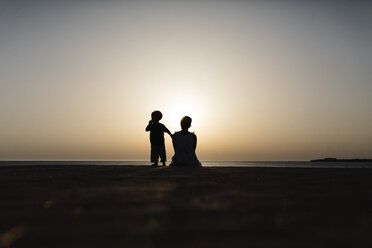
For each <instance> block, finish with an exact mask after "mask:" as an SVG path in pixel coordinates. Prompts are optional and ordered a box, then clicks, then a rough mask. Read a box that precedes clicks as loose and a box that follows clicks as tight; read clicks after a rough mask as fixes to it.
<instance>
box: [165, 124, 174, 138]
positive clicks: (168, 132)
mask: <svg viewBox="0 0 372 248" xmlns="http://www.w3.org/2000/svg"><path fill="white" fill-rule="evenodd" d="M164 128H165V132H166V133H167V134H169V136H171V137H172V138H173V135H172V133H171V132H170V131H169V130H168V128H167V127H166V126H164Z"/></svg>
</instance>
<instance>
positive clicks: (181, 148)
mask: <svg viewBox="0 0 372 248" xmlns="http://www.w3.org/2000/svg"><path fill="white" fill-rule="evenodd" d="M173 147H174V152H175V154H174V156H173V158H172V163H171V165H172V166H175V165H185V166H199V165H201V164H200V162H199V160H198V158H197V157H196V154H195V148H196V135H195V134H194V133H190V132H182V131H181V132H176V133H175V134H174V135H173Z"/></svg>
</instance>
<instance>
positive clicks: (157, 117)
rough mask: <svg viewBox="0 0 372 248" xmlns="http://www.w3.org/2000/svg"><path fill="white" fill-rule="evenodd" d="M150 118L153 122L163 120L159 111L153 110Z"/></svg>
mask: <svg viewBox="0 0 372 248" xmlns="http://www.w3.org/2000/svg"><path fill="white" fill-rule="evenodd" d="M151 118H152V119H153V120H154V121H160V120H161V118H163V114H162V113H161V112H160V111H158V110H155V111H154V112H152V113H151Z"/></svg>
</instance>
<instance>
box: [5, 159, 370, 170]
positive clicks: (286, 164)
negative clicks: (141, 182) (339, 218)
mask: <svg viewBox="0 0 372 248" xmlns="http://www.w3.org/2000/svg"><path fill="white" fill-rule="evenodd" d="M169 163H170V162H167V165H169ZM201 163H202V166H203V167H278V168H281V167H282V168H372V162H370V161H368V162H365V161H361V162H350V161H349V162H311V161H201ZM40 165H43V166H48V165H49V166H56V165H76V166H79V165H95V166H97V165H101V166H150V165H151V163H150V162H149V161H90V160H84V161H83V160H79V161H45V160H43V161H36V160H33V161H0V166H40Z"/></svg>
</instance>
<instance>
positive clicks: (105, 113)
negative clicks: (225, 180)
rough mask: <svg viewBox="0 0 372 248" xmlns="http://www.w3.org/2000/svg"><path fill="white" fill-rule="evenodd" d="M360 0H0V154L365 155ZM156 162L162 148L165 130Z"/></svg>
mask: <svg viewBox="0 0 372 248" xmlns="http://www.w3.org/2000/svg"><path fill="white" fill-rule="evenodd" d="M371 13H372V3H371V2H370V1H317V0H315V1H302V0H299V1H294V0H293V1H289V0H287V1H280V0H279V1H208V0H202V1H156V0H153V1H112V0H109V1H89V0H80V1H79V0H76V1H52V0H50V1H19V0H18V1H17V0H11V1H5V0H0V160H149V155H150V142H149V133H146V132H145V127H146V125H147V123H148V121H149V120H150V115H151V112H152V111H154V110H160V111H161V112H162V113H163V119H162V120H161V122H162V123H163V124H165V125H166V126H167V127H168V128H169V129H170V130H171V132H175V131H179V130H180V126H179V121H180V119H181V117H183V116H185V115H189V116H190V117H192V119H193V122H192V127H191V128H190V131H193V132H195V134H196V135H197V136H198V147H197V155H198V157H199V159H200V160H202V161H208V160H209V161H219V160H238V161H242V160H248V161H275V160H286V161H292V160H297V161H299V160H309V159H316V158H323V157H337V158H357V157H358V158H371V157H372V129H371V127H372V114H371V109H372V97H371V96H372V71H371V69H372V15H371ZM166 148H167V156H168V161H169V160H170V159H171V157H172V155H173V148H172V146H171V139H170V138H169V136H167V135H166Z"/></svg>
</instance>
